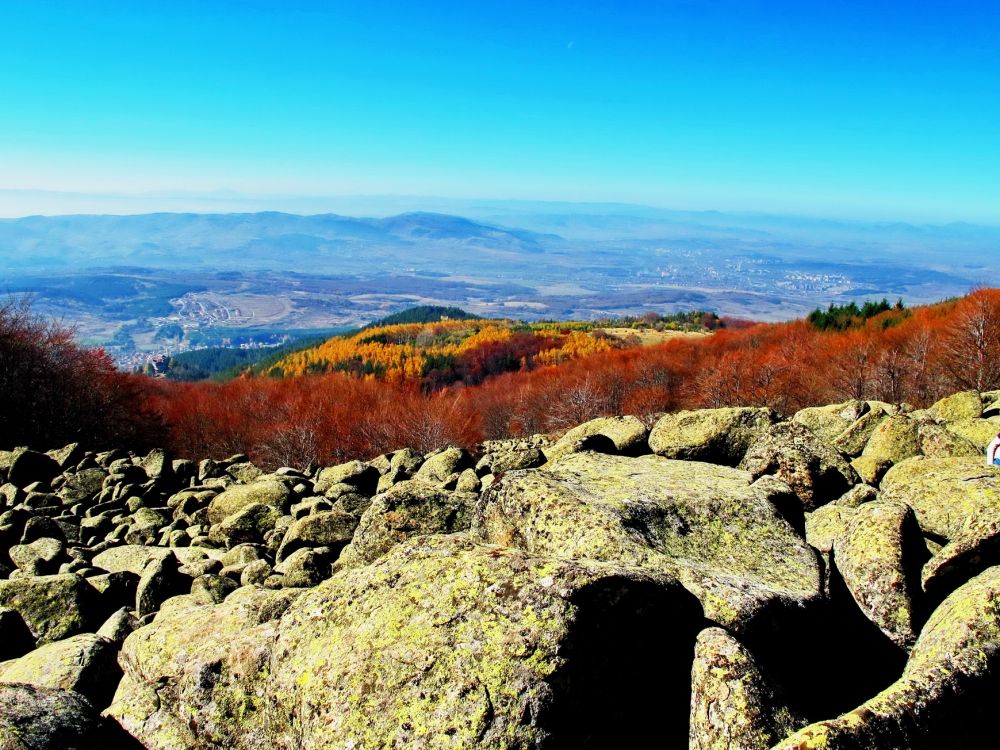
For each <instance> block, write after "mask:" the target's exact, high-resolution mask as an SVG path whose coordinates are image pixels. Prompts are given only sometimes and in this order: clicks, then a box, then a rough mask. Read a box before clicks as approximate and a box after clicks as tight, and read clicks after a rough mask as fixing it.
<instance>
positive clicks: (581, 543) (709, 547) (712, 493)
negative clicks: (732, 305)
mask: <svg viewBox="0 0 1000 750" xmlns="http://www.w3.org/2000/svg"><path fill="white" fill-rule="evenodd" d="M790 498H791V494H790V492H789V489H788V486H787V485H784V484H782V483H781V482H778V481H776V480H774V479H773V478H770V477H765V478H764V479H762V480H760V481H758V482H756V483H752V481H751V476H750V475H749V474H748V473H747V472H744V471H739V470H737V469H731V468H728V467H723V466H717V465H714V464H704V463H697V462H692V461H673V460H668V459H662V458H658V457H654V456H643V457H639V458H625V457H620V456H605V455H601V454H574V455H571V456H567V457H566V458H563V459H561V460H560V461H558V462H557V463H555V464H554V465H552V466H550V467H547V468H544V469H531V470H525V471H517V472H509V473H508V474H506V475H505V476H504V478H503V480H501V481H500V482H498V483H497V484H495V485H493V486H492V487H490V488H489V489H488V490H487V491H486V492H484V493H483V495H482V496H481V498H480V500H479V503H478V506H477V510H476V517H475V519H474V522H473V531H474V533H476V534H477V535H478V536H479V537H480V538H482V539H483V540H484V541H487V542H490V543H492V544H499V545H501V546H511V547H516V548H520V549H524V550H526V551H527V552H529V553H531V554H536V555H552V556H554V557H559V558H563V559H591V560H602V561H608V562H614V563H619V564H625V565H634V566H641V567H644V568H647V569H650V570H657V571H663V572H666V573H668V574H670V575H673V576H676V577H677V578H678V579H679V580H680V581H681V582H682V583H683V584H684V585H685V586H686V587H687V588H688V590H690V591H691V592H692V593H694V594H695V595H696V596H697V597H698V598H699V599H700V600H701V603H702V606H703V607H704V609H705V616H706V617H707V618H708V619H710V620H712V621H713V622H715V623H717V624H719V625H722V626H723V627H726V628H729V629H731V630H734V631H735V632H740V631H742V630H745V629H752V628H754V627H756V626H758V625H761V623H760V622H759V621H758V618H760V617H763V616H764V612H767V615H766V617H767V619H768V621H769V623H770V625H769V627H771V626H774V627H777V625H776V623H777V622H778V621H780V620H781V618H782V613H783V612H784V613H786V614H787V613H789V612H796V613H801V612H802V611H805V610H807V609H808V606H809V605H810V604H811V603H815V602H816V601H817V600H818V599H819V596H820V593H819V590H820V575H819V566H818V562H817V559H816V557H815V553H814V552H813V551H812V550H811V549H810V548H809V547H808V545H806V543H805V541H804V540H803V539H802V537H801V536H799V534H798V533H797V532H796V530H795V528H793V526H792V525H791V524H790V523H789V522H788V521H787V520H786V518H785V517H783V516H782V515H781V513H779V512H778V510H777V508H776V506H780V507H783V508H790V507H791V506H792V503H794V499H790ZM359 534H360V529H359Z"/></svg>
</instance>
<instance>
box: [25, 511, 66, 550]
mask: <svg viewBox="0 0 1000 750" xmlns="http://www.w3.org/2000/svg"><path fill="white" fill-rule="evenodd" d="M46 537H47V538H49V539H57V540H59V541H61V542H65V541H66V532H65V531H63V529H62V527H61V526H60V525H59V524H58V523H57V522H56V521H53V520H52V519H51V518H48V517H47V516H32V517H31V518H29V519H28V521H27V523H25V524H24V531H22V532H21V544H31V543H32V542H34V541H37V540H39V539H43V538H46Z"/></svg>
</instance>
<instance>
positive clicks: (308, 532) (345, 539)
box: [276, 506, 370, 563]
mask: <svg viewBox="0 0 1000 750" xmlns="http://www.w3.org/2000/svg"><path fill="white" fill-rule="evenodd" d="M369 507H370V506H369ZM357 527H358V519H357V518H355V517H354V516H352V515H351V514H350V513H345V512H344V511H342V510H328V511H320V512H318V513H312V514H310V515H308V516H305V517H304V518H300V519H299V520H298V521H295V523H293V524H292V525H291V526H289V527H288V531H286V532H285V536H284V538H283V539H282V541H281V546H280V547H279V548H278V554H277V558H276V560H277V562H279V563H280V562H281V561H282V560H284V559H285V558H286V557H288V555H290V554H292V553H293V552H294V551H295V550H297V549H301V548H303V547H327V548H328V549H329V550H330V551H331V553H332V554H334V555H338V554H339V553H340V551H341V550H342V549H343V548H344V546H345V545H347V544H348V543H349V542H350V541H351V538H352V537H353V536H354V530H355V529H356V528H357Z"/></svg>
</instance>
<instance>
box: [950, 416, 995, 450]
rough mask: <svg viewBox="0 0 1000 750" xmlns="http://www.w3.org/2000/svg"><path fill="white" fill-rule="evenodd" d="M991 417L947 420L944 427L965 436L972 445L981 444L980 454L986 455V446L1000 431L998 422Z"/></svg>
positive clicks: (962, 436) (961, 436)
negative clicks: (956, 420)
mask: <svg viewBox="0 0 1000 750" xmlns="http://www.w3.org/2000/svg"><path fill="white" fill-rule="evenodd" d="M995 419H996V417H994V418H993V419H963V420H960V421H958V422H947V423H945V425H944V426H945V427H946V428H947V429H948V431H949V432H953V433H955V434H956V435H958V436H959V437H960V438H965V439H966V440H968V441H969V442H970V443H972V444H973V445H977V446H981V448H982V455H983V456H984V457H985V456H986V446H987V445H989V444H990V443H991V442H992V441H993V438H995V437H996V436H997V432H998V431H1000V422H996V421H994V420H995Z"/></svg>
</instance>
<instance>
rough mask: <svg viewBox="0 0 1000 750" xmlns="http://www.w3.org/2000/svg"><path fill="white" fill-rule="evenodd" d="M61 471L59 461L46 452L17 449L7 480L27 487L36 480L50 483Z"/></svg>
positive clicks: (18, 485)
mask: <svg viewBox="0 0 1000 750" xmlns="http://www.w3.org/2000/svg"><path fill="white" fill-rule="evenodd" d="M61 471H62V469H60V468H59V463H58V462H57V461H56V460H55V459H53V458H51V457H50V456H46V455H45V454H44V453H39V452H38V451H32V450H24V451H15V455H14V460H13V461H11V464H10V469H9V470H8V471H7V481H8V482H10V483H11V484H13V485H15V486H17V487H27V486H28V485H29V484H33V483H35V482H42V483H43V484H48V483H49V482H51V481H52V480H53V479H54V478H55V477H57V476H59V474H60V472H61Z"/></svg>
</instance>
